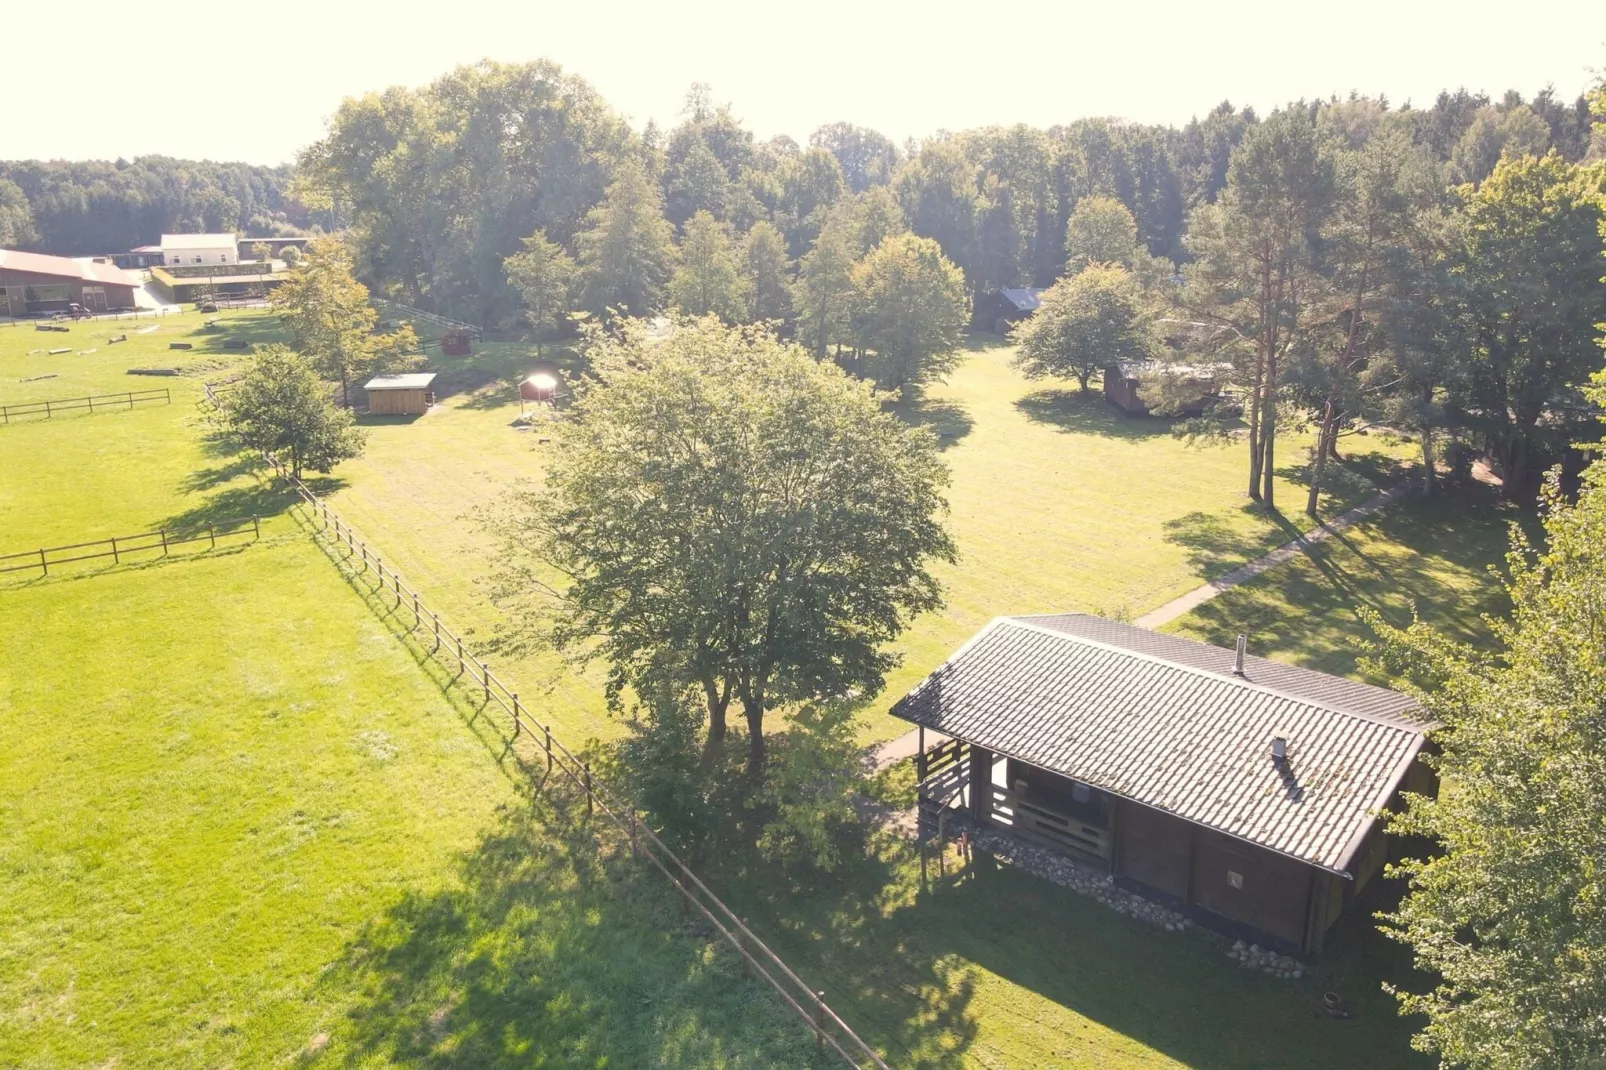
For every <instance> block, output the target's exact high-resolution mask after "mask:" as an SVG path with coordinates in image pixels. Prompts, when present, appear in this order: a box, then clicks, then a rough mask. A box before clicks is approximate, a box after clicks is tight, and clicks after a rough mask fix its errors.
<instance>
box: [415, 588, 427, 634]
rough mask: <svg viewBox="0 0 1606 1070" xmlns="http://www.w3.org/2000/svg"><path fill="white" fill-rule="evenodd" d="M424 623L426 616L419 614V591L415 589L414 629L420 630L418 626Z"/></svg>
mask: <svg viewBox="0 0 1606 1070" xmlns="http://www.w3.org/2000/svg"><path fill="white" fill-rule="evenodd" d="M422 623H424V618H423V617H420V616H419V615H418V592H417V591H414V592H413V631H415V632H416V631H417V630H418V626H419V625H420V624H422Z"/></svg>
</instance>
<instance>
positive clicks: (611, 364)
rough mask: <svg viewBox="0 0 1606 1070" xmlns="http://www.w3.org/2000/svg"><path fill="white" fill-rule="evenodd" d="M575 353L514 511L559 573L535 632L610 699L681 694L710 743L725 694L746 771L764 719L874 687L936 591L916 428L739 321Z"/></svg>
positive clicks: (938, 539) (930, 476) (932, 469)
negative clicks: (550, 462)
mask: <svg viewBox="0 0 1606 1070" xmlns="http://www.w3.org/2000/svg"><path fill="white" fill-rule="evenodd" d="M592 357H593V365H594V367H595V368H596V369H597V370H598V373H599V378H598V380H597V381H596V382H595V383H593V384H592V385H590V386H587V387H584V388H583V389H582V390H581V391H580V395H579V397H578V399H577V401H576V403H575V406H574V408H573V409H572V410H570V413H569V418H568V419H566V420H565V421H563V422H562V423H561V424H559V425H558V426H557V430H556V435H557V437H558V439H559V445H560V447H561V448H559V449H558V450H556V451H555V456H556V457H557V458H558V460H557V461H556V463H555V465H554V467H553V469H552V470H551V472H550V473H549V475H548V479H547V485H546V488H545V490H544V492H542V493H541V494H540V495H539V496H535V497H530V498H525V499H523V500H522V505H521V506H520V507H519V508H518V509H517V510H516V511H515V520H514V521H513V530H514V531H515V532H519V533H521V534H522V536H523V538H524V539H525V540H526V541H527V542H528V543H529V544H531V545H533V547H534V554H535V557H536V558H537V559H539V560H540V561H541V562H544V563H545V564H546V565H548V566H550V567H552V568H555V569H556V570H557V571H558V572H559V573H560V574H562V575H563V576H564V577H566V578H567V585H566V587H565V589H564V590H563V591H562V602H561V610H560V619H559V622H558V624H557V625H556V628H555V631H554V638H555V640H556V641H557V643H558V644H559V645H560V646H561V647H563V648H565V649H568V650H571V651H576V652H581V653H583V654H585V655H587V656H600V657H602V658H604V659H605V660H606V662H607V664H608V666H609V673H610V676H609V680H610V694H611V695H612V696H613V697H614V699H615V700H616V701H618V700H619V699H620V697H621V695H622V694H623V692H624V690H625V689H626V688H629V689H631V690H632V691H634V693H635V694H636V695H638V696H643V697H646V696H654V695H663V694H665V693H666V692H667V693H673V694H679V693H684V692H687V691H691V692H693V693H695V694H696V695H698V696H699V697H700V699H701V701H702V704H703V707H704V709H705V710H706V714H707V725H708V742H709V744H710V746H718V745H719V744H720V743H721V741H722V740H723V739H724V738H725V736H726V711H727V709H728V708H729V706H730V704H731V703H732V702H734V703H736V704H737V705H738V706H739V707H740V709H741V710H742V713H743V715H744V717H745V719H746V723H747V733H748V747H749V761H750V764H751V766H753V767H754V768H757V767H760V766H762V764H763V762H764V758H765V746H764V726H765V715H766V713H768V712H769V711H771V710H773V709H775V708H777V707H780V706H785V705H787V704H792V703H801V702H806V701H811V700H818V699H830V698H835V697H841V696H846V695H849V694H851V693H855V692H857V693H870V692H874V691H875V690H876V689H877V688H879V687H880V686H881V683H882V680H883V677H884V675H885V673H886V672H887V670H888V669H889V668H891V667H892V666H893V665H894V664H895V663H896V656H895V655H894V654H892V653H890V652H889V651H888V649H887V642H888V641H889V640H890V639H892V638H894V637H895V636H896V635H897V634H898V633H899V632H900V631H901V630H902V629H903V627H904V626H905V625H906V624H907V622H908V621H909V619H910V618H911V617H912V616H913V615H914V614H916V613H920V612H923V611H926V610H929V609H931V608H933V607H935V606H937V605H938V604H939V603H940V597H939V589H938V585H937V582H936V580H935V579H933V578H932V576H931V574H930V573H929V572H928V571H927V566H928V564H929V563H930V562H931V561H933V560H936V559H941V560H947V559H951V558H952V556H953V544H952V542H951V541H950V539H949V536H948V534H947V532H946V531H945V529H944V527H943V524H942V522H941V519H940V517H941V515H942V513H943V511H944V509H945V503H944V500H943V496H942V492H943V487H944V485H945V484H946V481H947V472H946V470H945V469H944V467H943V465H942V463H941V461H940V460H939V459H938V456H937V451H936V444H935V440H934V439H933V438H932V437H931V436H930V434H929V433H928V432H926V431H924V430H921V429H911V428H908V427H907V426H905V425H904V424H902V423H900V422H899V421H898V420H897V419H896V418H895V417H894V416H892V415H890V414H888V413H885V412H883V411H882V405H881V397H880V395H878V394H877V393H876V392H875V391H874V390H872V388H871V387H870V386H869V385H868V384H865V383H862V382H859V381H857V380H854V379H853V378H851V377H849V376H848V375H846V374H845V373H843V372H842V371H841V370H840V369H838V368H837V367H836V366H835V365H833V364H830V363H828V362H820V361H816V360H814V359H812V358H811V357H810V356H809V355H808V354H807V353H805V352H804V351H803V350H801V349H798V348H796V347H792V346H787V345H783V344H782V343H780V342H778V341H777V340H776V339H775V338H774V337H773V336H772V335H771V334H769V333H768V332H767V331H765V330H763V329H762V328H759V327H736V328H732V327H726V326H723V325H721V324H720V323H718V322H717V321H716V320H714V319H712V318H705V319H703V320H699V321H692V322H688V323H685V324H682V325H681V326H680V328H679V329H677V330H676V331H675V332H674V333H673V334H671V335H670V336H669V337H668V338H667V339H665V340H663V341H661V342H660V343H659V344H657V345H648V344H647V343H646V341H645V339H644V338H643V336H642V334H641V332H640V330H639V329H634V328H632V327H630V326H627V327H626V329H625V330H624V331H622V332H621V333H620V334H618V335H616V336H612V337H610V338H608V339H606V340H604V339H601V338H600V337H599V338H598V340H597V343H596V347H595V350H594V352H593V354H592Z"/></svg>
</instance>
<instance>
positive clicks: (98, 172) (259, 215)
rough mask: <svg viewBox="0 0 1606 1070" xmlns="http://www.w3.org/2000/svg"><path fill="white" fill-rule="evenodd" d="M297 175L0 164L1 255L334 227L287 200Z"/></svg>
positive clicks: (160, 159)
mask: <svg viewBox="0 0 1606 1070" xmlns="http://www.w3.org/2000/svg"><path fill="white" fill-rule="evenodd" d="M293 172H294V168H293V167H291V166H289V165H287V164H286V165H281V166H279V167H260V166H254V165H251V164H243V163H214V162H212V161H210V160H175V159H172V158H170V157H166V156H140V157H136V158H135V159H133V160H117V161H115V162H111V161H105V160H86V161H64V160H52V161H48V162H46V161H40V160H18V161H0V248H13V249H15V248H23V249H37V250H39V251H42V252H47V253H55V254H57V255H60V256H81V255H85V254H90V253H114V252H122V251H125V250H128V249H132V248H133V247H135V246H137V245H148V244H152V243H154V242H156V241H158V240H159V239H160V238H161V236H162V234H163V233H164V232H166V233H195V232H203V233H204V232H212V233H216V232H220V231H232V232H234V233H239V234H256V235H264V236H272V235H279V234H300V233H305V232H306V230H307V229H309V228H313V227H323V228H326V229H327V228H328V227H329V226H331V224H332V220H331V217H330V216H329V214H328V213H327V212H315V211H312V210H310V209H308V208H307V207H306V206H305V205H303V204H301V203H300V202H299V201H297V200H296V199H295V198H294V197H293V196H291V195H290V193H289V186H290V183H291V177H292V174H293Z"/></svg>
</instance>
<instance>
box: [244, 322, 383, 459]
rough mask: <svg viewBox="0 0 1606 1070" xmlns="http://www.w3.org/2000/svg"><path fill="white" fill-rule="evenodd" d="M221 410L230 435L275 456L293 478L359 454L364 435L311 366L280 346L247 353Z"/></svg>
mask: <svg viewBox="0 0 1606 1070" xmlns="http://www.w3.org/2000/svg"><path fill="white" fill-rule="evenodd" d="M221 408H222V411H221V418H222V421H223V426H224V428H225V429H226V430H227V431H228V432H229V434H231V435H232V436H234V438H235V439H236V440H237V441H238V442H239V443H240V444H241V445H242V446H244V447H246V448H249V449H254V450H261V451H262V452H265V453H270V454H272V455H274V456H275V457H277V458H278V459H279V461H280V462H281V463H283V464H285V465H286V466H287V467H288V468H289V469H290V474H291V475H292V476H294V477H295V478H297V479H300V478H301V474H302V472H303V471H305V470H308V469H310V470H312V471H314V472H328V471H329V470H330V469H331V468H333V467H334V466H335V465H336V464H339V463H340V462H341V461H344V460H348V459H350V458H352V457H356V456H359V455H361V453H362V447H363V437H364V436H363V433H362V431H361V430H360V429H359V428H358V427H357V425H356V421H355V419H354V418H353V417H352V414H351V410H349V409H342V408H337V407H336V406H335V405H334V403H333V402H332V401H330V399H329V390H328V388H327V387H326V386H325V385H324V384H323V382H322V381H320V380H319V378H318V374H317V372H316V371H314V370H313V368H312V365H311V364H309V363H308V362H307V361H306V360H305V359H304V358H302V357H301V356H300V355H298V354H296V353H294V352H292V351H291V350H290V349H288V348H287V347H285V346H280V345H273V346H267V347H265V348H263V349H260V350H258V351H257V352H256V353H254V354H252V356H251V359H250V361H249V363H248V364H247V365H246V368H245V373H244V374H243V375H241V376H240V378H239V379H238V380H237V381H236V382H235V383H234V384H233V385H232V386H230V387H229V388H228V389H227V390H226V391H225V392H224V394H223V399H222V403H221Z"/></svg>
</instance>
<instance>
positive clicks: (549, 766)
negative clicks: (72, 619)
mask: <svg viewBox="0 0 1606 1070" xmlns="http://www.w3.org/2000/svg"><path fill="white" fill-rule="evenodd" d="M545 732H546V771H547V773H548V775H550V774H551V772H552V726H551V725H548V726H547V727H546V728H545Z"/></svg>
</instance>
